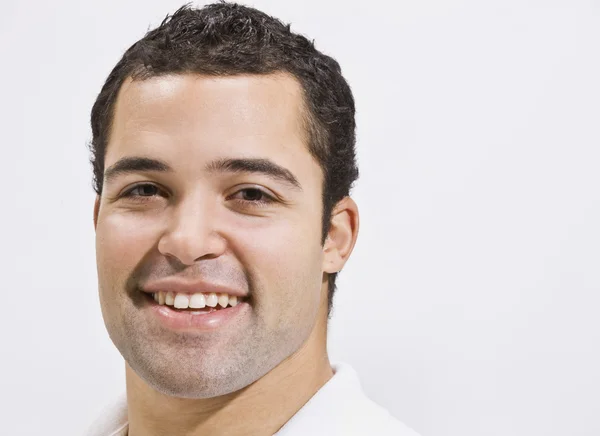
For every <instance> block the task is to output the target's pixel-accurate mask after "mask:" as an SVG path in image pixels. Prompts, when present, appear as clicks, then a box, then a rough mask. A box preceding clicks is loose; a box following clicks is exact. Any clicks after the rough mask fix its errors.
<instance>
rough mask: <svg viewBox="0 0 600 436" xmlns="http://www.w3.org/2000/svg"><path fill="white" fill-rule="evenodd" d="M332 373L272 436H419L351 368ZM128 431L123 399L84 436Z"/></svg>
mask: <svg viewBox="0 0 600 436" xmlns="http://www.w3.org/2000/svg"><path fill="white" fill-rule="evenodd" d="M332 369H333V373H334V374H333V377H331V379H329V381H328V382H327V383H325V385H323V386H322V387H321V389H319V391H318V392H317V393H316V394H315V395H314V396H313V397H312V398H311V399H310V400H308V402H307V403H306V404H305V405H304V406H303V407H302V408H301V409H300V410H299V411H298V412H297V413H296V414H295V415H294V416H292V418H291V419H290V420H289V421H288V422H287V423H286V424H285V425H284V426H283V427H282V428H281V429H280V430H279V431H278V432H277V433H276V435H274V436H305V435H311V436H321V435H322V436H363V435H368V436H419V435H418V434H417V433H415V432H414V431H413V430H411V429H410V428H408V427H407V426H405V425H404V424H402V423H401V422H400V421H398V420H397V419H396V418H394V417H393V416H392V415H390V414H389V412H388V411H387V410H386V409H384V408H383V407H381V406H379V405H377V404H376V403H374V402H373V401H371V400H370V399H369V398H368V397H367V396H366V395H365V394H364V392H363V390H362V387H361V385H360V381H359V379H358V376H357V374H356V372H355V371H354V369H352V367H351V366H350V365H348V364H345V363H337V364H335V365H332ZM127 427H128V426H127V399H126V396H125V395H122V396H121V397H120V398H119V399H118V401H116V402H115V403H114V404H112V405H111V406H109V407H108V408H107V409H106V410H105V412H104V413H103V414H102V416H100V417H99V419H98V420H97V421H96V422H95V423H94V424H93V425H92V427H90V429H89V431H88V432H87V433H86V435H85V436H127Z"/></svg>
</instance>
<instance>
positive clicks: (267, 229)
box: [236, 219, 322, 322]
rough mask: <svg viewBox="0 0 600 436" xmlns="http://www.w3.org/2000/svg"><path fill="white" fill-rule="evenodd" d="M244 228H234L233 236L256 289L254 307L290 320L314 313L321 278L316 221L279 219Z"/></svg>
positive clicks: (270, 315) (270, 314)
mask: <svg viewBox="0 0 600 436" xmlns="http://www.w3.org/2000/svg"><path fill="white" fill-rule="evenodd" d="M246 230H247V231H242V228H240V227H238V232H239V233H238V235H237V238H236V239H237V241H238V243H239V245H238V252H239V253H240V254H239V255H240V258H241V261H242V262H243V263H244V264H245V266H246V268H248V270H249V271H251V273H252V276H253V279H254V280H255V282H256V283H254V284H255V285H256V286H258V288H259V289H256V293H257V301H256V304H257V309H258V310H261V311H262V312H263V313H264V314H265V316H268V317H278V318H283V315H284V314H286V315H287V317H286V318H287V319H290V320H291V319H298V318H302V317H299V316H298V315H300V314H303V315H307V314H308V313H312V312H315V311H316V308H317V306H318V304H319V301H320V290H321V278H322V271H321V257H322V248H321V246H320V221H319V222H318V223H316V224H315V223H312V220H311V219H305V220H298V221H294V223H292V222H290V221H289V220H281V221H279V222H270V223H269V225H266V226H264V227H260V226H259V227H256V226H255V227H253V228H252V229H246ZM291 315H294V316H291ZM304 318H307V317H306V316H305V317H304ZM308 318H310V317H308ZM286 322H287V321H286Z"/></svg>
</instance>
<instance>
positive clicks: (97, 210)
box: [94, 195, 100, 230]
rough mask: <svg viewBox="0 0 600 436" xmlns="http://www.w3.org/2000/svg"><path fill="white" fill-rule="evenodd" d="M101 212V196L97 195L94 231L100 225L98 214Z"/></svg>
mask: <svg viewBox="0 0 600 436" xmlns="http://www.w3.org/2000/svg"><path fill="white" fill-rule="evenodd" d="M99 211H100V196H99V195H96V201H95V203H94V230H96V226H97V225H98V212H99Z"/></svg>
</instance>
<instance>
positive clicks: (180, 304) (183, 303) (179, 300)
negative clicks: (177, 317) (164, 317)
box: [173, 294, 190, 309]
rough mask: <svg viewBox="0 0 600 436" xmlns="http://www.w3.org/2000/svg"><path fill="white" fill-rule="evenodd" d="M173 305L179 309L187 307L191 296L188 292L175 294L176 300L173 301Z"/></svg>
mask: <svg viewBox="0 0 600 436" xmlns="http://www.w3.org/2000/svg"><path fill="white" fill-rule="evenodd" d="M173 305H174V306H175V307H176V308H177V309H187V308H188V306H189V305H190V297H188V296H187V295H186V294H177V295H176V296H175V301H174V302H173Z"/></svg>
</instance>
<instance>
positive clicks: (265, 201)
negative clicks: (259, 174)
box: [229, 188, 276, 207]
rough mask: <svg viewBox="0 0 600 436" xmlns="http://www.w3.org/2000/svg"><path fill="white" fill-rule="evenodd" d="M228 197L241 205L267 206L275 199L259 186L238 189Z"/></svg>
mask: <svg viewBox="0 0 600 436" xmlns="http://www.w3.org/2000/svg"><path fill="white" fill-rule="evenodd" d="M229 198H230V199H232V200H234V201H237V202H239V203H241V204H243V205H249V206H258V207H260V206H267V205H269V204H271V203H273V202H275V201H276V200H275V198H274V197H273V196H272V195H269V194H267V193H266V192H265V191H263V190H262V189H259V188H244V189H240V190H239V191H237V192H236V193H235V194H233V195H232V196H231V197H229Z"/></svg>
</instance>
